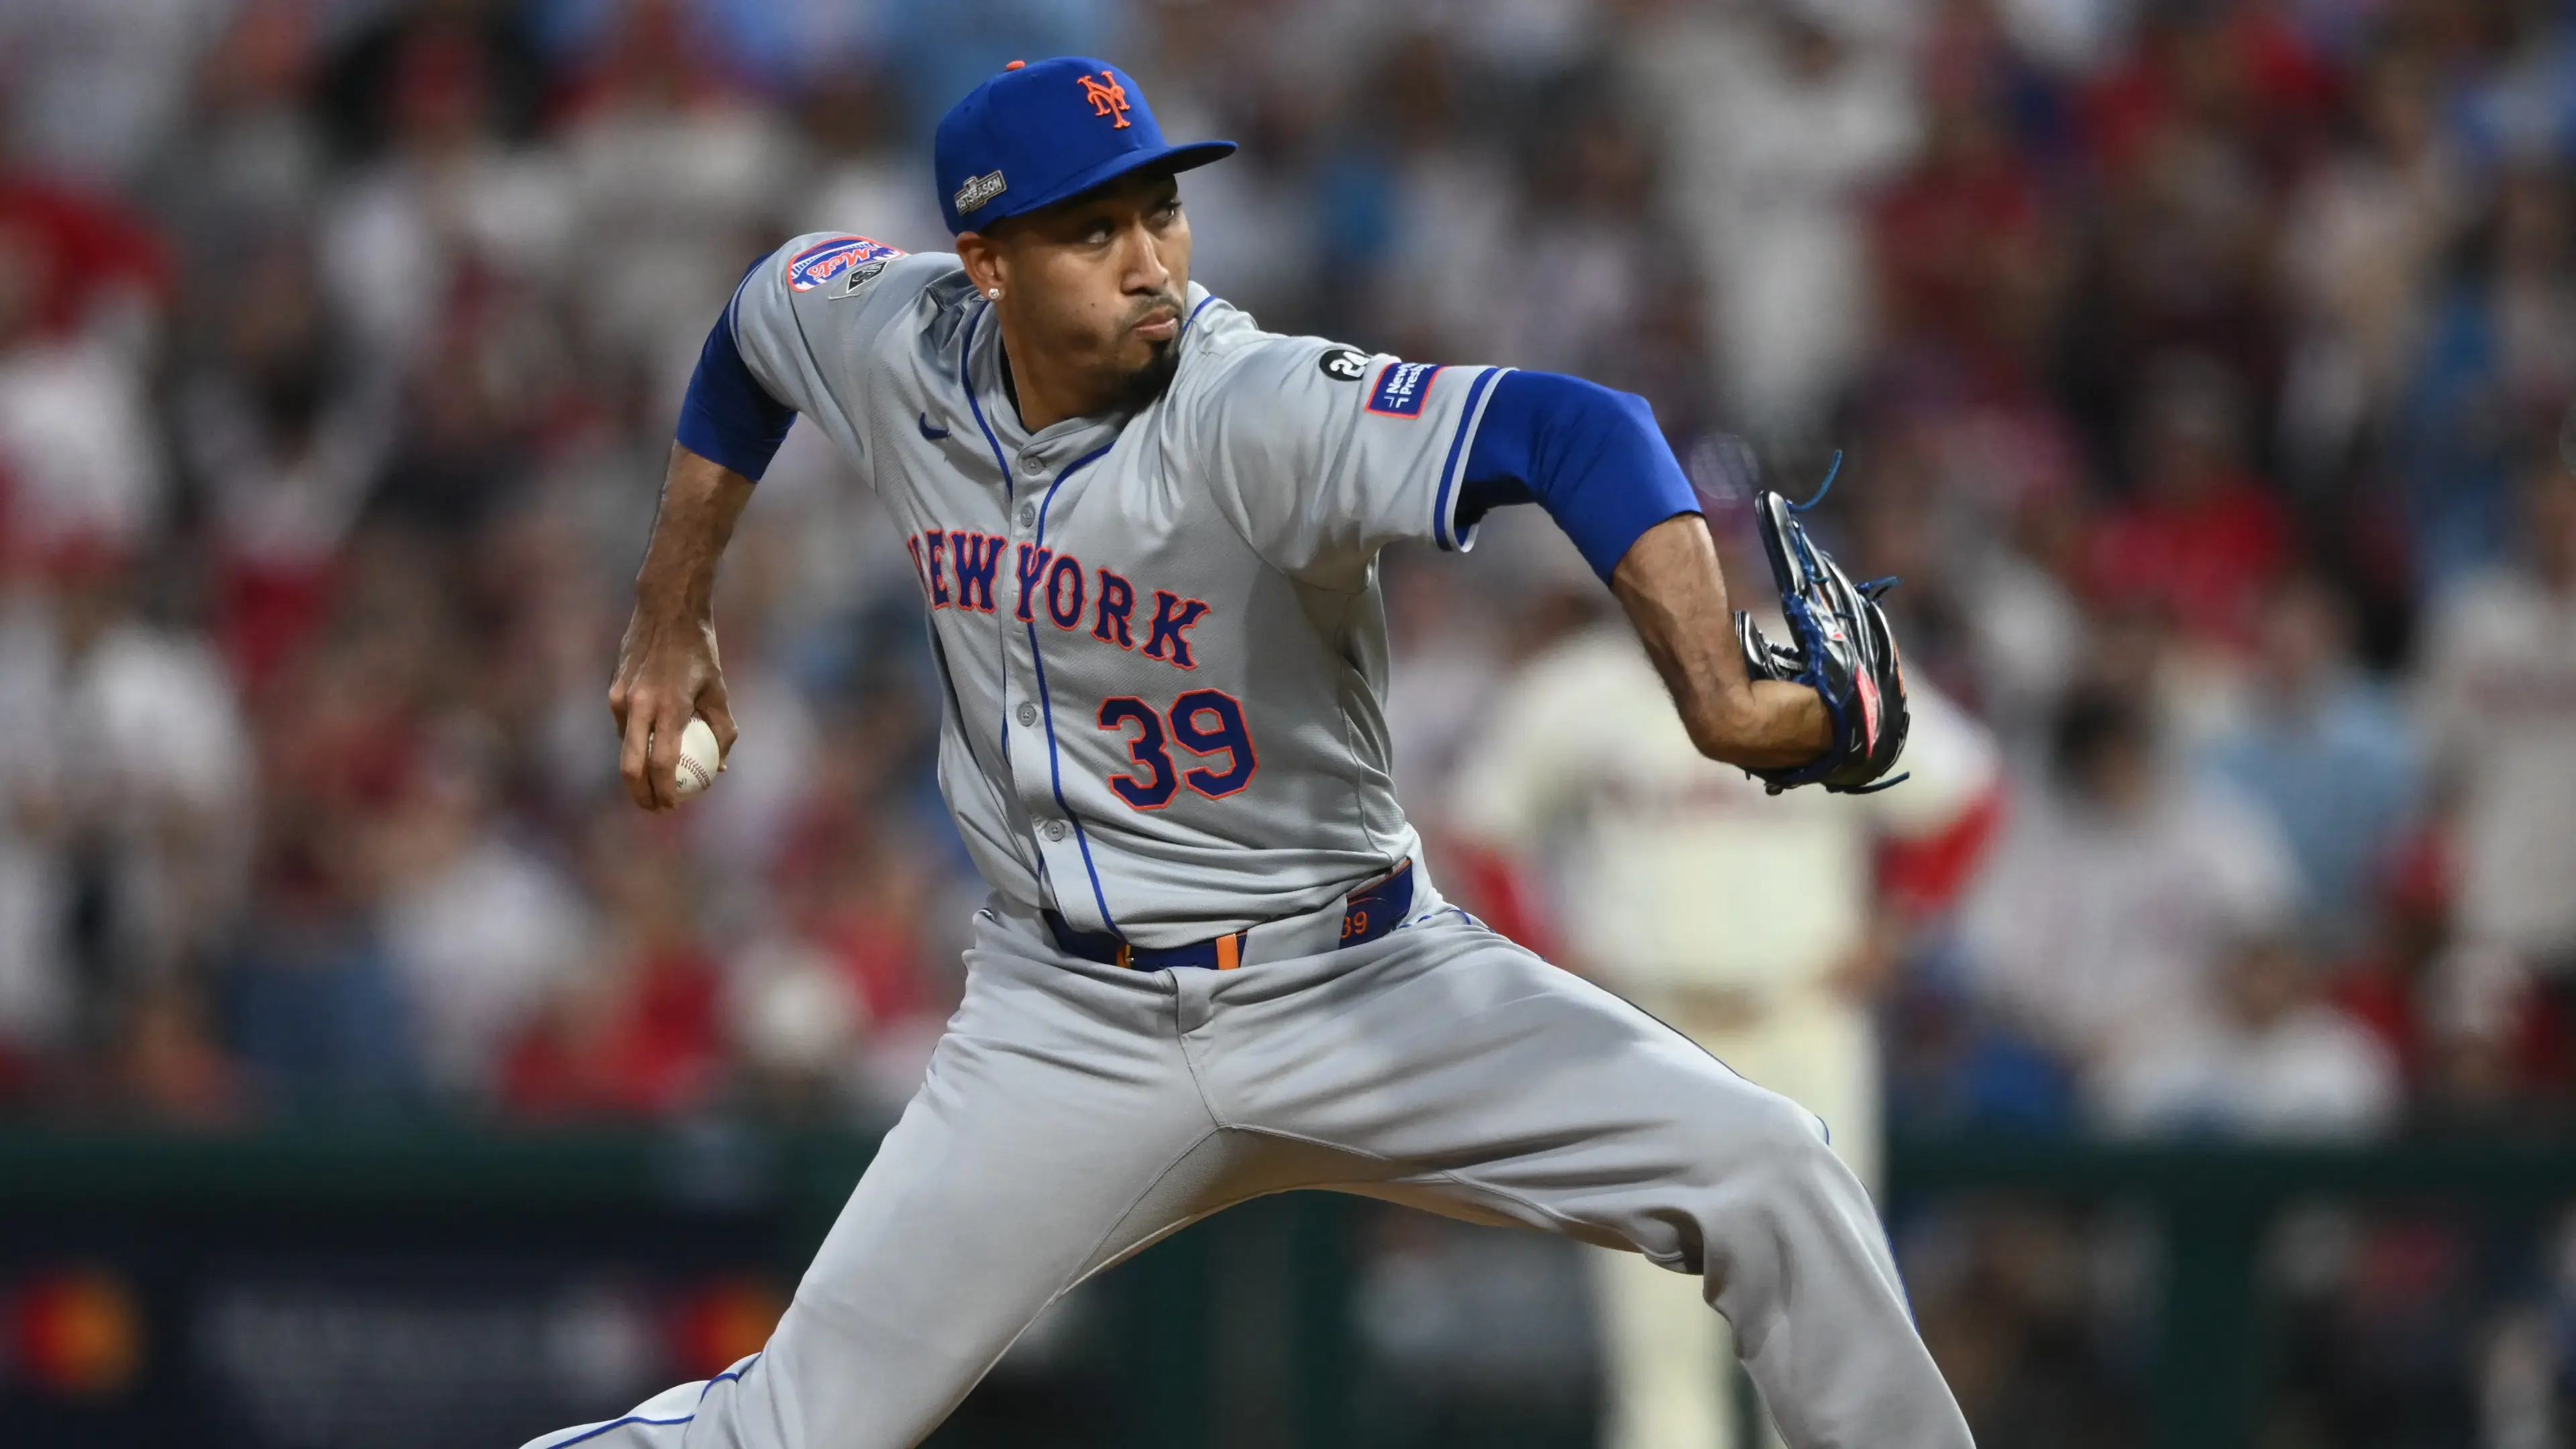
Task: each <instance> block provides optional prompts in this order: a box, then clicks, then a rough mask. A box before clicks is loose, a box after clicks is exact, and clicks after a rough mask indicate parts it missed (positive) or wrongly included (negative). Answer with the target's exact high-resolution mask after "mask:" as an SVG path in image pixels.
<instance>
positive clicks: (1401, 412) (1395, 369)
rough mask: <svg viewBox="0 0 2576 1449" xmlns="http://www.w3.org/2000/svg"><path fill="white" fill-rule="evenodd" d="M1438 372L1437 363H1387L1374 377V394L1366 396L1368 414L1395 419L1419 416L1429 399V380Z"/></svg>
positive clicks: (1438, 366) (1438, 365)
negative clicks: (1375, 378) (1367, 398)
mask: <svg viewBox="0 0 2576 1449" xmlns="http://www.w3.org/2000/svg"><path fill="white" fill-rule="evenodd" d="M1438 371H1440V364H1438V363H1436V362H1390V363H1388V364H1387V365H1386V370H1385V371H1384V372H1381V373H1379V374H1378V375H1377V391H1376V392H1374V393H1371V394H1370V395H1369V405H1368V410H1369V411H1370V412H1373V413H1384V414H1386V415H1387V416H1389V417H1396V418H1418V417H1420V416H1422V400H1423V399H1424V398H1427V397H1429V396H1431V378H1432V375H1433V374H1435V373H1437V372H1438Z"/></svg>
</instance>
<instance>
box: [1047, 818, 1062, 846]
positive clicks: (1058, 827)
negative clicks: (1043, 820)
mask: <svg viewBox="0 0 2576 1449" xmlns="http://www.w3.org/2000/svg"><path fill="white" fill-rule="evenodd" d="M1046 837H1047V839H1048V840H1050V841H1054V842H1057V843H1059V844H1061V843H1062V842H1063V840H1064V822H1063V821H1061V820H1050V821H1048V822H1047V827H1046Z"/></svg>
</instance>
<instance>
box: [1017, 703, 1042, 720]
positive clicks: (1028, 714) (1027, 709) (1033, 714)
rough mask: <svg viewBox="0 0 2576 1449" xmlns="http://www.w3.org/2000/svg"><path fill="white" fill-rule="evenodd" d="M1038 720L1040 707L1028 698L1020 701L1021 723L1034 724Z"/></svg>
mask: <svg viewBox="0 0 2576 1449" xmlns="http://www.w3.org/2000/svg"><path fill="white" fill-rule="evenodd" d="M1037 722H1038V707H1037V706H1036V705H1034V704H1031V703H1029V702H1028V701H1026V700H1022V701H1020V723H1022V724H1024V725H1033V724H1036V723H1037Z"/></svg>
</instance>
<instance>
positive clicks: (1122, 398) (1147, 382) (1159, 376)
mask: <svg viewBox="0 0 2576 1449" xmlns="http://www.w3.org/2000/svg"><path fill="white" fill-rule="evenodd" d="M1152 346H1153V349H1154V355H1153V357H1152V358H1150V359H1148V360H1147V361H1146V363H1145V365H1144V366H1142V367H1140V368H1137V369H1136V370H1135V371H1134V372H1131V373H1129V374H1127V376H1126V377H1124V378H1122V379H1120V381H1119V384H1118V400H1117V408H1118V411H1120V412H1122V413H1138V412H1143V411H1144V410H1145V408H1146V406H1147V405H1148V404H1150V403H1151V402H1153V401H1154V399H1156V398H1158V397H1161V396H1162V395H1163V394H1164V393H1165V392H1166V391H1168V390H1170V388H1171V386H1172V374H1174V373H1176V372H1178V371H1180V367H1181V339H1180V338H1179V337H1178V336H1175V337H1173V338H1172V340H1171V341H1169V342H1157V343H1154V344H1152Z"/></svg>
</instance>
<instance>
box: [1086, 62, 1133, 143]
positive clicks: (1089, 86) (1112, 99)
mask: <svg viewBox="0 0 2576 1449" xmlns="http://www.w3.org/2000/svg"><path fill="white" fill-rule="evenodd" d="M1074 79H1076V80H1078V81H1080V82H1082V98H1083V99H1084V100H1086V101H1089V102H1091V113H1092V114H1093V115H1095V116H1116V117H1117V118H1118V121H1117V124H1116V125H1113V126H1111V127H1110V128H1109V129H1111V130H1113V131H1116V130H1122V129H1124V128H1125V127H1126V125H1127V88H1126V87H1125V86H1122V85H1120V84H1119V83H1118V77H1117V76H1115V75H1113V74H1111V73H1110V72H1108V71H1105V70H1104V71H1102V72H1101V73H1100V80H1093V79H1092V78H1091V77H1090V76H1088V75H1080V76H1076V77H1074ZM1101 81H1106V82H1108V84H1106V85H1103V84H1101Z"/></svg>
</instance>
